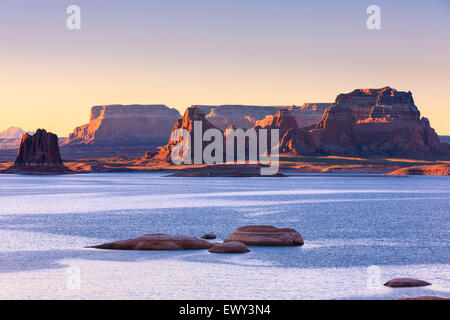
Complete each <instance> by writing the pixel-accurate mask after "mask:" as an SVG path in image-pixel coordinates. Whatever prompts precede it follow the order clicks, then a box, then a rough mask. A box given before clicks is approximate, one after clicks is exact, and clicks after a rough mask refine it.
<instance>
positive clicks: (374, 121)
mask: <svg viewBox="0 0 450 320" xmlns="http://www.w3.org/2000/svg"><path fill="white" fill-rule="evenodd" d="M287 116H289V117H292V116H293V115H292V111H291V113H290V114H288V113H286V112H281V113H277V115H275V117H276V118H278V119H277V120H276V121H277V122H280V123H285V122H286V120H285V119H284V120H283V119H280V118H283V117H287ZM280 128H281V129H282V130H281V131H283V135H282V138H281V139H280V149H281V150H280V151H281V152H287V153H293V154H308V155H311V154H324V155H401V156H415V155H430V154H439V153H440V152H441V151H440V149H439V148H440V141H439V137H438V136H437V134H436V132H435V131H434V129H433V128H431V127H430V123H429V121H428V119H426V118H421V117H420V112H419V110H418V108H417V107H416V105H415V104H414V100H413V98H412V93H411V92H401V91H397V90H395V89H392V88H389V87H385V88H381V89H357V90H354V91H352V92H351V93H347V94H340V95H338V96H337V98H336V102H335V103H333V104H332V105H331V106H330V107H329V108H326V109H325V111H324V114H323V116H322V119H321V120H320V121H319V122H318V123H317V124H316V125H315V126H311V127H306V128H292V129H290V130H285V129H286V128H285V127H283V126H281V127H280Z"/></svg>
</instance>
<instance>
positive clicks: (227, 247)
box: [208, 241, 250, 253]
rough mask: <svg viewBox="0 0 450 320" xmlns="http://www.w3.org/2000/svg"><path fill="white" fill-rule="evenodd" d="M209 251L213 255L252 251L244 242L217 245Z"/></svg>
mask: <svg viewBox="0 0 450 320" xmlns="http://www.w3.org/2000/svg"><path fill="white" fill-rule="evenodd" d="M208 251H209V252H211V253H246V252H250V249H249V248H247V246H246V245H245V244H243V243H242V242H237V241H232V242H225V243H216V244H215V245H214V246H213V247H211V248H210V249H209V250H208Z"/></svg>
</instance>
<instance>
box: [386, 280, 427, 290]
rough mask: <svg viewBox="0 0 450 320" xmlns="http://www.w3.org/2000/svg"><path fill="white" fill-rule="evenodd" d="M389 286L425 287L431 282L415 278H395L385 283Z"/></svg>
mask: <svg viewBox="0 0 450 320" xmlns="http://www.w3.org/2000/svg"><path fill="white" fill-rule="evenodd" d="M384 285H385V286H387V287H393V288H403V287H423V286H429V285H431V283H429V282H426V281H423V280H418V279H414V278H395V279H392V280H389V281H388V282H386V283H385V284H384Z"/></svg>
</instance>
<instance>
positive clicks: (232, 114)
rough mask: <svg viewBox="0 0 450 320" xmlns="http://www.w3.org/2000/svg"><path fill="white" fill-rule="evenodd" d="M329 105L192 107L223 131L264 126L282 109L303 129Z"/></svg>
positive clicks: (311, 123) (314, 120)
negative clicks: (290, 113) (291, 114)
mask: <svg viewBox="0 0 450 320" xmlns="http://www.w3.org/2000/svg"><path fill="white" fill-rule="evenodd" d="M330 105H331V103H305V104H303V105H302V106H295V105H294V106H250V105H218V106H205V105H196V106H193V107H197V108H199V109H200V110H202V111H203V113H205V117H206V119H207V120H208V121H209V122H211V124H213V125H214V126H216V127H217V128H219V129H221V130H223V131H224V130H225V129H226V128H228V127H230V126H234V127H235V128H241V129H249V128H252V127H255V126H261V127H262V126H265V125H266V124H267V123H269V122H270V121H271V119H272V118H273V116H274V115H275V114H276V113H277V112H278V111H280V110H282V109H289V110H291V111H292V112H293V115H294V118H295V120H296V121H297V125H298V127H300V128H303V127H307V126H310V125H313V124H316V123H317V122H318V121H319V120H320V119H321V118H322V115H323V113H324V111H325V109H326V108H327V107H329V106H330Z"/></svg>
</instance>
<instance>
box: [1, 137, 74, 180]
mask: <svg viewBox="0 0 450 320" xmlns="http://www.w3.org/2000/svg"><path fill="white" fill-rule="evenodd" d="M6 171H7V172H9V173H68V172H70V170H69V169H68V168H66V167H65V166H64V165H63V162H62V160H61V155H60V152H59V146H58V136H57V135H56V134H53V133H51V132H47V131H45V130H43V129H38V130H37V131H36V133H35V134H34V135H29V134H28V133H25V134H24V135H23V136H22V141H21V143H20V146H19V152H18V154H17V158H16V161H15V163H14V165H13V166H12V167H10V168H9V169H7V170H6Z"/></svg>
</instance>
